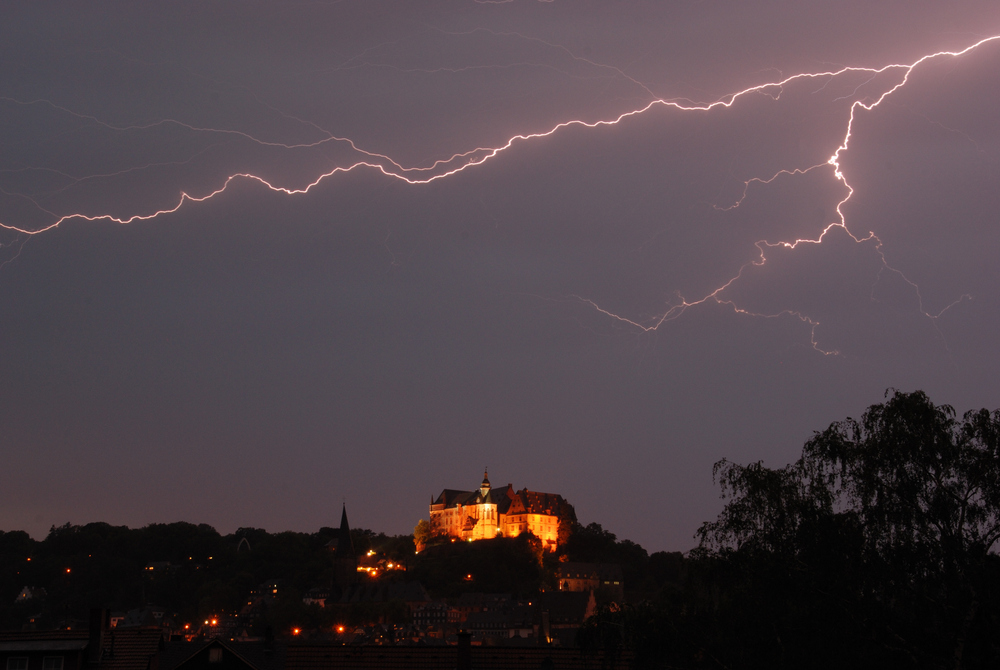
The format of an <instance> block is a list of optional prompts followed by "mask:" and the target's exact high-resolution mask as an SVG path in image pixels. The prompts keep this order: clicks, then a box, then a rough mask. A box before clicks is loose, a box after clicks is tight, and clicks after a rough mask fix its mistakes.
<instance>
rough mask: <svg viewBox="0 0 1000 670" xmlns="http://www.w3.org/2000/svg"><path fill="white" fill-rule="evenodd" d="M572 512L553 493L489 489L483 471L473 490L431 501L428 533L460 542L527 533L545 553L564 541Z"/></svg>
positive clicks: (444, 493) (446, 492) (451, 492)
mask: <svg viewBox="0 0 1000 670" xmlns="http://www.w3.org/2000/svg"><path fill="white" fill-rule="evenodd" d="M575 522H576V512H575V511H574V509H573V506H572V505H570V504H569V503H568V502H566V499H565V498H563V497H562V496H561V495H559V494H557V493H540V492H538V491H529V490H528V489H526V488H525V489H521V490H520V491H515V490H514V486H513V485H512V484H507V486H501V487H498V488H493V487H491V486H490V479H489V475H488V473H487V472H484V473H483V483H482V484H481V485H480V486H479V488H478V489H476V490H475V491H456V490H454V489H445V490H444V491H442V492H441V495H439V496H438V497H437V499H431V507H430V521H429V524H430V530H431V533H433V534H435V535H444V536H449V537H452V538H456V539H461V540H468V541H470V542H471V541H473V540H488V539H492V538H494V537H516V536H518V535H520V534H521V533H531V534H533V535H534V536H535V537H537V538H538V539H540V540H541V541H542V546H543V547H545V549H547V550H548V551H555V550H556V548H557V547H558V546H559V545H560V544H563V543H565V542H566V540H567V539H568V538H569V532H570V526H571V525H572V524H573V523H575Z"/></svg>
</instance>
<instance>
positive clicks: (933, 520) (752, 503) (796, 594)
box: [698, 391, 1000, 668]
mask: <svg viewBox="0 0 1000 670" xmlns="http://www.w3.org/2000/svg"><path fill="white" fill-rule="evenodd" d="M889 395H890V394H889V392H887V393H886V396H887V398H888V400H887V401H886V402H884V403H882V404H879V405H873V406H871V407H869V408H868V410H867V411H866V412H865V413H864V415H863V416H862V418H861V420H860V421H857V420H854V419H851V418H848V419H846V420H844V421H840V422H837V423H834V424H832V425H831V426H830V427H829V428H827V429H826V430H825V431H823V432H821V433H817V434H816V435H815V436H814V437H813V438H812V439H811V440H810V441H809V442H808V443H807V444H806V445H805V448H804V449H803V453H802V458H801V459H799V461H797V462H796V463H794V464H792V465H789V466H786V467H785V468H782V469H779V470H771V469H768V468H765V467H763V466H762V465H761V464H760V463H755V464H750V465H747V466H740V465H737V464H733V463H730V462H728V461H720V462H719V463H717V464H716V466H715V470H714V474H715V476H716V478H717V480H718V481H719V483H720V485H721V487H722V491H723V497H726V498H728V499H729V502H728V503H727V504H726V506H725V508H724V510H723V512H722V514H721V515H720V516H719V518H718V519H717V520H716V521H715V522H711V523H706V524H704V525H703V526H702V527H701V529H700V530H699V531H698V535H699V537H700V539H701V546H702V548H703V550H705V551H708V552H710V553H712V554H713V555H714V556H716V557H723V558H726V559H727V560H728V561H730V563H731V564H734V563H736V562H739V561H742V562H743V564H744V565H748V563H747V561H750V563H753V561H754V560H758V562H757V563H756V564H755V565H757V568H759V567H760V566H761V565H764V564H765V563H766V564H767V565H769V566H771V567H772V568H774V567H775V566H781V567H780V569H778V570H777V571H776V572H775V573H774V575H773V576H775V577H780V579H781V580H784V584H779V583H775V584H774V586H775V587H777V588H779V590H780V587H781V586H786V587H787V586H788V585H795V589H792V591H790V592H788V591H784V592H785V593H786V595H787V596H788V598H789V599H790V600H789V603H791V602H793V601H796V598H801V599H802V600H801V601H796V602H797V607H798V612H799V614H800V616H799V620H800V621H801V614H802V613H803V612H806V613H809V612H810V607H814V606H815V604H816V603H817V602H820V601H822V602H826V603H828V604H829V605H830V606H831V607H834V608H836V609H839V610H840V611H841V612H842V613H843V615H844V616H847V617H850V618H852V620H854V621H857V622H859V623H860V624H861V625H860V626H859V627H858V630H859V631H866V633H865V635H866V636H867V641H868V643H870V644H871V645H873V647H878V648H879V649H880V650H881V652H883V653H885V654H887V655H888V656H887V657H889V658H895V659H896V661H897V662H910V663H913V664H916V665H929V666H938V667H954V668H960V667H965V666H969V665H976V664H978V663H982V662H984V661H985V659H986V658H987V657H989V658H991V659H992V660H993V661H995V660H996V654H997V650H996V649H995V648H994V647H993V643H992V642H991V637H992V636H993V634H995V632H996V630H995V629H996V620H997V612H996V611H995V606H993V605H992V603H993V602H995V600H994V599H993V598H990V597H989V596H988V595H987V594H989V593H991V592H992V591H995V590H996V584H997V583H998V582H997V578H998V573H1000V571H998V565H997V556H996V555H995V553H994V549H995V547H996V545H997V542H998V540H1000V411H994V412H992V413H991V412H989V411H987V410H985V409H984V410H978V411H970V412H967V413H966V414H965V415H964V417H963V418H962V419H961V420H958V419H956V417H955V411H954V409H952V408H951V407H950V406H948V405H940V406H935V405H934V404H933V403H931V402H930V400H929V399H928V398H927V396H926V395H925V394H924V393H923V392H920V391H917V392H914V393H901V392H899V391H893V392H892V394H891V397H889ZM759 561H763V563H761V562H759ZM796 589H798V590H797V591H796ZM789 603H786V605H787V604H789ZM987 607H988V608H989V609H990V611H986V612H984V608H987ZM813 613H814V612H813ZM839 621H843V619H839ZM786 639H787V636H786ZM970 651H971V653H972V655H973V656H974V657H975V659H976V660H975V661H973V660H970V659H969V658H968V657H969V654H970Z"/></svg>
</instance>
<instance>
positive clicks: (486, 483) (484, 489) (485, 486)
mask: <svg viewBox="0 0 1000 670" xmlns="http://www.w3.org/2000/svg"><path fill="white" fill-rule="evenodd" d="M479 493H480V495H482V496H483V500H485V499H486V496H488V495H489V493H490V477H489V470H488V469H484V470H483V483H482V484H480V485H479Z"/></svg>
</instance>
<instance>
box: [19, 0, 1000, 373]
mask: <svg viewBox="0 0 1000 670" xmlns="http://www.w3.org/2000/svg"><path fill="white" fill-rule="evenodd" d="M477 1H484V0H477ZM494 34H497V33H494ZM497 35H503V36H515V37H517V38H520V39H524V40H532V41H537V42H539V43H542V44H545V45H547V46H548V47H554V48H558V49H562V50H563V51H565V53H566V54H568V56H570V57H571V58H572V59H574V60H577V61H581V62H585V63H587V64H589V65H591V66H595V67H598V68H605V69H607V70H608V71H610V72H613V73H614V74H615V76H621V77H624V78H625V79H627V80H628V81H630V82H632V83H633V84H635V85H637V86H638V87H640V88H641V90H642V91H643V94H644V95H648V96H649V97H650V98H651V99H649V100H648V101H644V103H643V104H641V105H638V106H636V107H635V108H633V109H629V110H628V111H625V112H622V113H620V114H617V115H614V116H611V117H610V118H606V119H599V120H596V121H587V120H583V119H569V120H566V121H562V122H560V123H557V124H555V125H553V126H551V127H550V128H548V129H546V130H541V131H538V132H524V133H518V134H515V135H512V136H510V137H509V138H508V139H507V140H506V141H504V142H501V143H499V144H496V145H494V146H478V147H475V148H472V149H467V150H465V151H460V152H456V153H454V154H452V155H451V156H448V157H446V158H439V159H437V160H433V161H428V162H427V163H426V164H412V165H407V164H404V162H403V161H401V160H397V159H394V158H392V157H390V156H389V155H388V154H386V153H381V152H376V151H369V150H367V149H365V148H363V147H362V146H360V145H359V144H358V143H356V142H355V141H354V140H352V139H350V138H348V137H343V136H339V135H337V134H335V133H333V132H330V131H328V130H326V129H324V128H322V127H320V126H319V125H317V124H315V123H313V122H311V121H304V120H302V119H300V118H298V117H294V116H292V115H290V114H286V113H285V112H282V111H281V110H279V109H276V108H275V107H272V106H270V105H267V106H268V107H269V108H270V109H272V110H273V111H275V112H277V113H279V114H282V115H283V116H285V117H286V118H290V119H294V120H296V121H298V122H301V123H303V124H306V125H308V126H310V127H311V128H313V129H314V130H315V131H317V132H318V133H320V137H319V138H318V139H315V140H311V141H303V142H297V143H289V142H279V141H276V140H274V139H269V138H267V137H259V136H257V135H255V134H253V133H250V132H245V131H242V130H235V129H227V128H214V127H206V126H201V125H195V124H191V123H187V122H184V121H182V120H177V119H172V118H164V119H155V120H150V121H148V122H145V123H137V124H123V125H118V124H114V123H109V122H107V121H104V120H102V119H100V118H98V117H96V116H94V115H90V114H83V113H80V112H77V111H74V110H72V109H70V108H68V107H66V106H63V105H59V104H56V103H55V102H52V101H50V100H47V99H31V100H19V99H14V98H10V97H0V104H9V105H19V106H40V107H48V108H49V109H51V110H54V111H56V112H58V113H61V114H65V115H69V116H71V117H73V118H75V119H78V120H79V121H82V122H85V123H87V124H94V125H96V126H99V127H101V128H103V129H105V130H108V131H112V132H118V133H124V132H131V131H142V130H150V129H152V128H156V127H161V126H173V127H177V128H182V129H184V130H186V131H188V132H190V133H197V134H205V135H214V136H218V137H220V138H233V139H238V140H240V141H247V142H252V143H254V144H257V145H260V146H262V147H268V148H274V149H279V150H298V149H311V148H316V147H320V146H324V145H329V146H337V147H342V148H343V149H344V150H346V151H347V152H349V153H350V154H351V155H352V156H353V158H351V159H350V160H348V161H345V162H343V163H342V164H336V165H333V166H331V167H330V168H329V169H327V170H325V171H322V172H320V173H319V174H316V175H315V176H314V177H312V178H311V179H310V180H308V181H307V182H306V183H301V184H297V185H293V184H282V183H279V182H277V181H275V180H274V179H266V178H264V177H262V176H260V175H258V174H254V173H252V172H249V171H245V172H235V173H232V174H229V175H228V176H226V177H224V178H222V179H221V180H220V181H219V182H218V183H216V184H215V185H214V186H210V187H208V188H206V189H205V190H204V191H201V192H187V191H182V192H180V193H179V195H178V196H177V197H176V199H174V200H173V201H172V202H169V203H165V204H163V205H161V206H158V207H155V208H151V209H149V210H148V211H142V212H134V213H131V214H127V215H113V214H110V213H102V212H86V211H74V212H66V213H57V212H52V211H50V210H49V209H47V208H45V207H43V206H42V205H41V204H40V203H39V202H38V200H37V199H36V198H35V197H33V196H32V195H28V194H23V193H13V192H7V191H2V193H4V194H5V195H8V196H18V197H21V198H26V199H27V200H29V201H30V202H31V203H32V204H33V206H34V207H36V208H37V210H38V211H40V212H42V213H44V214H45V215H46V216H48V217H50V218H49V221H48V222H47V223H45V224H43V225H39V226H27V225H23V224H17V223H14V222H10V221H0V229H3V230H6V231H9V232H11V233H16V234H18V235H23V236H27V237H28V238H30V237H33V236H37V235H40V234H41V233H45V232H47V231H51V230H52V229H54V228H57V227H59V226H60V225H62V224H63V223H66V222H69V221H73V220H81V221H109V222H114V223H118V224H123V225H124V224H131V223H136V222H140V221H149V220H152V219H156V218H159V217H162V216H165V215H168V214H171V213H174V212H177V211H178V210H180V209H181V208H183V207H185V206H189V205H193V204H195V203H199V202H205V201H207V200H210V199H212V198H215V197H216V196H218V195H220V194H222V193H224V192H225V191H226V190H227V189H228V188H229V186H230V185H231V184H233V183H234V182H237V181H249V182H254V183H257V184H259V185H260V186H263V187H264V188H265V189H268V190H270V191H273V192H275V193H281V194H284V195H288V196H295V195H303V194H307V193H309V192H310V191H311V190H312V189H313V188H314V187H316V186H317V185H319V184H320V183H322V182H324V181H326V180H327V179H330V178H333V177H336V176H338V175H342V174H344V173H350V172H353V171H359V170H368V171H373V172H376V173H379V174H381V175H383V176H384V177H387V178H390V179H395V180H399V181H401V182H404V183H406V184H410V185H413V186H420V185H425V184H429V183H431V182H435V181H438V180H443V179H448V178H450V177H453V176H455V175H457V174H459V173H461V172H464V171H467V170H470V169H473V168H475V167H477V166H480V165H483V164H484V163H487V162H488V161H490V160H491V159H493V158H495V157H497V156H499V155H500V154H502V153H504V152H507V151H509V150H513V149H514V148H515V147H517V146H518V145H520V144H523V143H527V142H532V141H537V140H540V139H542V138H546V137H549V136H552V135H554V134H556V133H559V132H560V131H563V130H565V129H568V128H571V127H580V128H598V127H603V126H613V125H616V124H620V123H622V122H623V121H625V120H626V119H629V118H631V117H636V116H639V115H642V114H645V113H647V112H649V111H650V110H651V109H653V108H657V107H666V108H671V109H673V110H676V111H677V112H678V113H684V114H706V113H711V112H712V111H713V110H716V109H720V108H730V107H733V106H734V105H736V104H737V103H738V102H739V101H741V100H742V99H744V98H747V97H748V96H750V95H753V94H759V95H766V96H770V97H772V98H775V99H777V98H779V97H780V96H781V94H782V92H783V90H784V89H785V87H787V86H788V85H790V84H792V83H795V82H802V81H809V80H815V81H816V82H820V83H821V86H820V87H819V89H817V91H818V90H822V89H823V88H824V87H826V86H827V85H829V84H830V82H831V81H833V80H834V79H836V78H837V77H840V76H843V75H848V74H858V75H862V76H863V77H864V78H863V80H862V81H861V83H859V84H858V85H857V86H856V87H855V88H854V90H853V92H852V93H850V94H849V95H847V96H842V97H841V98H837V100H842V99H851V98H857V99H855V100H854V101H853V102H852V103H851V105H850V107H849V113H848V114H847V115H846V119H845V126H844V132H843V136H842V140H841V142H840V144H839V146H837V148H836V150H835V151H834V152H833V154H832V155H831V156H830V157H829V159H828V160H826V161H825V162H821V163H817V164H815V165H809V166H805V167H790V168H786V169H782V170H779V171H777V172H775V173H774V174H772V175H770V176H765V177H753V178H751V179H748V180H745V181H744V184H743V191H742V194H741V195H740V197H739V198H738V199H736V201H735V202H732V203H731V204H728V205H719V204H716V205H713V207H715V208H716V209H717V210H719V211H731V210H734V209H736V208H738V207H740V206H741V205H742V204H743V202H744V201H745V199H746V198H747V196H748V194H749V192H750V191H751V190H752V189H756V188H761V187H764V186H767V185H769V184H772V183H773V182H774V181H775V180H778V179H783V178H796V177H799V176H802V175H805V174H808V173H812V172H816V171H825V170H828V171H829V172H830V176H831V177H832V178H833V179H834V180H836V181H838V182H840V183H841V184H842V186H843V188H844V189H845V195H844V196H843V197H842V198H841V199H840V201H839V202H838V203H837V204H836V207H835V211H836V218H835V220H834V221H832V222H830V223H829V224H828V225H826V226H825V227H824V228H823V229H822V231H821V232H820V233H819V235H817V236H816V237H815V238H800V239H794V240H778V241H768V240H759V241H758V242H756V247H757V249H758V251H759V255H758V256H757V257H756V258H755V259H754V260H752V261H750V262H748V263H746V264H745V265H743V266H742V267H740V268H739V271H738V272H737V273H736V274H735V275H734V276H732V277H731V278H730V279H728V280H727V281H725V282H723V283H721V284H720V285H718V286H717V287H716V288H715V289H713V290H712V291H710V292H709V293H707V294H706V295H703V296H701V297H698V298H685V297H683V296H681V295H677V300H676V301H675V302H674V303H673V304H670V305H669V306H668V308H667V309H666V311H664V312H663V313H662V314H660V315H659V316H657V317H655V318H653V319H650V320H649V321H646V322H640V321H639V320H636V319H630V318H628V317H626V316H623V315H621V314H618V313H616V312H615V311H613V310H611V309H608V308H606V307H602V306H601V305H599V304H597V303H596V302H595V301H593V300H590V299H588V298H584V297H579V296H573V297H574V299H576V300H578V301H580V302H581V303H583V304H585V305H587V306H588V307H590V308H592V309H593V310H595V311H596V312H598V313H600V314H602V315H605V316H606V317H607V318H609V319H612V320H614V321H615V322H616V323H619V324H622V325H625V326H627V327H629V328H633V329H636V331H637V332H652V331H656V330H658V329H659V328H660V327H661V326H663V325H664V324H665V323H668V322H670V321H673V320H675V319H677V318H679V317H680V316H681V315H683V314H684V313H685V312H686V311H687V310H689V309H691V308H694V307H697V306H699V305H704V304H706V303H716V304H719V305H723V306H726V307H728V308H731V309H732V310H733V311H734V312H735V313H737V314H742V315H748V316H755V317H762V318H777V317H792V318H795V319H798V320H799V321H801V322H802V323H803V324H806V325H807V326H808V327H809V328H810V332H811V345H812V347H813V348H814V349H816V350H817V351H819V352H821V353H823V354H837V353H839V352H837V351H835V350H827V349H824V348H823V347H821V346H820V344H819V342H818V339H817V328H818V327H819V325H820V324H819V322H818V321H817V320H816V319H814V318H812V317H810V316H809V315H807V314H805V313H803V312H800V311H796V310H783V311H779V312H775V313H758V312H754V311H750V310H747V309H745V308H743V307H741V306H740V305H738V304H736V302H735V301H734V300H732V299H730V298H727V297H726V291H727V289H729V288H730V287H731V286H732V285H733V284H734V283H736V282H737V281H739V280H740V279H741V278H743V277H744V275H745V273H746V272H747V271H749V270H750V269H751V268H755V267H761V266H763V265H765V264H766V263H767V262H768V251H769V250H771V249H776V248H785V249H796V248H797V247H799V246H800V245H807V244H809V245H814V244H821V243H822V242H823V240H824V238H825V237H826V236H827V235H828V234H829V233H830V231H831V230H833V229H834V228H839V229H841V230H842V231H843V232H844V233H846V234H847V235H848V236H849V237H850V239H852V240H853V241H854V242H855V243H857V244H864V243H868V244H872V245H873V247H874V249H875V250H876V252H877V254H878V256H879V258H880V259H881V263H882V269H881V271H880V276H881V273H892V274H895V275H897V276H898V277H900V278H901V279H902V280H903V281H905V282H906V283H907V284H909V286H911V287H912V289H913V290H914V291H915V292H916V295H917V297H918V300H919V309H920V311H921V313H922V314H923V315H924V316H925V317H926V318H928V319H930V320H931V321H932V322H933V321H935V320H937V319H938V318H939V317H940V316H941V315H942V314H943V313H944V312H946V311H947V310H949V309H950V308H951V307H953V306H954V305H956V304H958V303H960V302H962V301H964V300H968V299H970V296H968V295H962V296H960V297H958V298H957V299H955V300H954V301H953V302H952V303H951V304H949V305H948V306H946V307H945V308H944V309H943V310H941V311H940V312H937V313H930V312H929V311H927V310H926V309H925V307H924V301H923V297H922V296H921V295H920V290H919V287H918V286H917V284H916V283H915V282H913V281H911V280H910V279H909V278H907V277H906V276H905V275H904V274H903V273H902V272H901V271H899V270H898V269H896V268H894V267H892V266H891V265H890V264H889V262H888V260H887V259H886V257H885V254H884V252H883V248H882V241H881V240H880V239H879V238H878V236H877V235H876V234H875V233H874V232H872V231H868V232H867V233H865V234H857V233H855V232H852V231H851V230H850V229H849V227H848V222H847V217H846V215H845V214H844V211H843V208H844V206H845V205H846V204H847V203H848V202H849V201H850V199H851V197H852V196H853V194H854V188H853V187H852V185H851V184H850V182H849V181H848V178H847V176H846V175H845V174H844V171H843V169H842V165H841V160H842V158H843V156H844V154H845V153H846V152H847V151H848V150H849V147H850V145H851V142H852V135H853V130H854V124H855V121H856V120H857V118H858V116H859V114H861V113H862V112H870V111H872V110H873V109H875V108H876V107H878V106H879V105H880V104H882V102H883V101H885V100H886V99H887V98H889V96H891V95H892V94H893V93H895V92H896V91H898V90H900V89H901V88H903V87H904V86H906V85H907V83H908V82H909V81H910V76H911V74H912V73H913V72H914V70H916V69H917V68H918V67H920V66H921V65H922V64H924V63H926V62H927V61H929V60H931V59H937V58H957V57H960V56H962V55H964V54H967V53H969V52H971V51H973V50H975V49H978V48H979V47H982V46H983V45H985V44H988V43H991V42H994V41H997V40H1000V35H997V36H991V37H987V38H984V39H981V40H979V41H977V42H975V43H974V44H971V45H969V46H967V47H966V48H964V49H962V50H959V51H938V52H935V53H930V54H927V55H925V56H922V57H921V58H919V59H917V60H915V61H913V62H912V63H908V64H905V63H904V64H898V63H897V64H890V65H884V66H882V67H878V68H869V67H854V66H851V67H842V68H840V69H832V70H828V71H822V72H807V73H800V74H794V75H791V76H788V77H784V78H781V79H779V80H776V81H769V82H766V83H763V84H758V85H755V86H751V87H749V88H745V89H743V90H740V91H737V92H735V93H730V94H728V95H725V96H723V97H722V98H719V99H717V100H715V101H713V102H707V103H695V102H692V101H690V100H687V99H681V98H675V99H667V98H662V97H658V96H656V95H655V94H653V92H652V91H651V90H650V89H649V87H647V86H646V85H645V84H643V83H641V82H639V81H637V80H635V79H634V78H632V77H630V76H628V75H627V74H625V72H623V71H622V70H621V69H619V68H617V67H613V66H606V65H602V64H600V63H595V62H593V61H590V60H588V59H583V58H581V57H578V56H576V55H574V54H573V53H571V52H569V51H568V50H566V49H565V48H564V47H561V46H559V45H552V44H549V43H547V42H543V41H541V40H536V39H535V38H529V37H525V36H523V35H520V34H516V33H500V34H497ZM361 65H371V64H368V63H365V62H362V61H360V60H358V59H357V57H356V58H355V59H351V60H350V61H348V62H345V63H344V64H343V65H341V66H340V67H341V68H344V67H348V68H350V67H358V66H361ZM514 65H524V64H511V65H508V66H505V67H512V66H514ZM386 67H388V66H386ZM477 67H478V66H477ZM458 69H459V68H450V69H449V68H441V69H438V70H421V71H422V72H431V71H433V72H454V71H457V70H458ZM460 69H463V70H468V69H470V67H466V68H460ZM883 75H884V76H892V77H893V81H894V83H892V82H890V84H891V85H890V84H887V85H886V86H885V87H884V90H882V91H881V93H879V94H878V95H877V96H874V97H864V96H862V97H859V96H861V91H862V90H863V89H865V87H870V86H872V85H874V82H875V81H876V79H878V78H879V77H881V76H883ZM261 104H264V103H261ZM213 146H214V145H213ZM208 148H210V147H208ZM208 148H205V149H203V150H202V151H207V150H208ZM198 153H201V152H198ZM195 156H197V154H194V155H192V156H191V158H190V159H189V160H192V159H193V158H194V157H195ZM185 162H186V161H175V162H171V163H160V164H157V163H150V164H148V165H141V166H135V167H131V168H127V169H125V170H122V171H115V172H108V173H105V174H100V175H89V176H76V175H71V174H68V173H65V172H60V173H59V174H61V175H62V176H64V177H65V178H67V179H69V180H71V182H72V183H74V184H75V183H79V182H80V181H84V180H93V179H100V178H106V177H113V176H116V175H121V174H124V173H127V172H134V171H139V170H143V169H147V168H149V167H151V166H154V165H162V164H170V165H183V164H184V163H185ZM25 169H26V170H27V169H44V168H25ZM5 172H13V171H5ZM52 172H58V171H55V170H53V171H52ZM66 188H68V187H66ZM8 262H9V261H8ZM0 267H2V266H0ZM873 291H874V288H873ZM873 299H874V297H873Z"/></svg>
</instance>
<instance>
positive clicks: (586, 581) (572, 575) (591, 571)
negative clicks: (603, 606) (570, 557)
mask: <svg viewBox="0 0 1000 670" xmlns="http://www.w3.org/2000/svg"><path fill="white" fill-rule="evenodd" d="M558 574H559V590H560V591H571V592H579V591H596V592H597V594H598V597H599V599H607V600H613V601H615V602H621V601H622V600H624V599H625V580H624V579H623V578H622V568H621V566H620V565H615V564H612V563H561V564H560V565H559V572H558Z"/></svg>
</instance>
